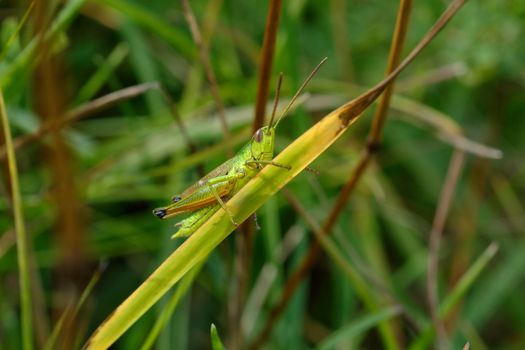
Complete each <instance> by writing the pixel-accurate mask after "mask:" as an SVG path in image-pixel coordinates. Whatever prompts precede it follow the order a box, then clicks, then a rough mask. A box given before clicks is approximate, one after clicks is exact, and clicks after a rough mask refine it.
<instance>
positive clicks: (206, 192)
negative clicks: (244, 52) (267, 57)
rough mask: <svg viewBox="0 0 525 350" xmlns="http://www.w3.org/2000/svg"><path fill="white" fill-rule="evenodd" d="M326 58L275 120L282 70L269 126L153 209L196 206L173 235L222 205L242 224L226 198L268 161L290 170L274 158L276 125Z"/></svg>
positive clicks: (168, 211) (165, 212)
mask: <svg viewBox="0 0 525 350" xmlns="http://www.w3.org/2000/svg"><path fill="white" fill-rule="evenodd" d="M325 61H326V58H325V59H323V60H322V61H321V62H320V63H319V64H318V65H317V67H315V69H314V70H313V71H312V72H311V73H310V75H309V76H308V78H306V80H305V81H304V83H303V84H302V85H301V87H300V88H299V90H298V91H297V93H296V94H295V95H294V97H293V98H292V99H291V100H290V102H289V103H288V105H287V106H286V108H285V109H284V110H283V111H282V112H281V114H280V116H279V118H277V121H276V122H275V124H274V123H273V121H274V117H275V111H276V109H277V103H278V100H279V92H280V88H281V83H282V74H281V75H280V76H279V81H278V84H277V90H276V94H275V100H274V105H273V111H272V115H271V118H270V122H269V123H268V126H264V127H262V128H260V129H259V130H257V131H256V132H255V134H254V135H253V137H252V139H251V140H250V142H249V143H248V144H247V145H245V146H244V147H243V148H242V149H241V150H240V151H239V152H238V153H237V154H236V155H235V156H234V157H233V158H231V159H229V160H227V161H226V162H224V163H222V164H221V165H219V166H218V167H217V168H215V169H213V170H212V171H211V172H210V173H208V174H207V175H205V176H204V177H202V178H201V179H200V180H199V181H197V182H196V183H195V184H193V185H192V186H190V187H188V188H187V189H186V190H185V191H184V192H182V193H181V194H180V195H176V196H174V197H173V198H172V203H171V204H170V205H168V206H166V207H162V208H157V209H154V210H153V215H155V216H156V217H158V218H160V219H167V218H171V217H173V216H175V215H178V214H182V213H187V212H192V211H195V210H196V211H195V212H194V213H193V214H192V215H190V216H189V217H187V218H186V219H184V220H182V221H181V222H179V223H178V224H176V225H175V226H176V227H179V230H178V231H177V233H175V234H174V235H173V236H172V238H177V237H185V236H189V235H191V234H192V233H193V232H195V230H196V229H197V228H198V227H200V226H201V225H202V224H203V223H204V222H205V221H206V220H207V219H208V218H209V217H211V216H212V215H213V214H214V213H215V212H217V210H219V208H222V209H224V211H225V212H226V213H227V214H228V215H229V216H230V219H231V221H232V223H233V224H234V225H235V226H238V224H237V222H235V219H234V217H233V215H232V214H231V213H230V211H229V209H228V207H227V206H226V204H225V203H224V200H226V199H228V198H230V197H231V196H233V195H234V194H235V193H237V192H238V191H239V190H240V189H241V188H242V187H244V186H245V185H246V183H248V181H249V180H250V179H252V178H253V177H254V176H255V175H256V174H257V173H259V171H260V170H261V169H262V168H263V167H265V166H266V165H273V166H276V167H279V168H283V169H286V170H290V167H289V166H287V165H283V164H279V163H276V162H274V161H272V159H273V154H274V144H275V129H276V128H277V125H278V124H279V122H280V121H281V119H282V118H283V117H284V116H285V115H286V113H287V112H288V111H289V110H290V108H291V107H292V106H293V104H294V102H295V101H296V100H297V98H298V97H299V95H300V94H301V92H302V91H303V89H304V88H305V87H306V85H307V84H308V82H309V81H310V79H312V77H313V76H314V75H315V73H316V72H317V71H318V70H319V68H320V67H321V65H322V64H323V63H324V62H325Z"/></svg>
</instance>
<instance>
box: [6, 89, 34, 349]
mask: <svg viewBox="0 0 525 350" xmlns="http://www.w3.org/2000/svg"><path fill="white" fill-rule="evenodd" d="M0 127H1V128H2V129H3V131H4V141H5V146H6V150H7V165H8V169H9V178H10V183H11V194H12V200H13V214H14V217H15V232H16V242H17V244H16V246H17V253H18V254H17V258H18V271H19V272H18V276H19V283H20V307H21V313H20V318H21V328H22V348H23V349H24V350H29V349H33V326H32V323H33V321H32V319H33V317H32V311H31V304H32V302H31V285H30V278H29V254H28V245H27V235H26V228H25V223H24V213H23V206H22V196H21V194H20V185H19V181H18V169H17V166H16V156H15V150H14V147H13V139H12V137H11V129H10V128H9V121H8V118H7V112H6V108H5V103H4V94H3V93H2V90H0Z"/></svg>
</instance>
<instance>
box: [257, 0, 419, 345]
mask: <svg viewBox="0 0 525 350" xmlns="http://www.w3.org/2000/svg"><path fill="white" fill-rule="evenodd" d="M411 7H412V1H411V0H401V3H400V7H399V12H398V15H397V21H396V28H395V32H394V38H393V40H392V46H391V49H390V57H389V60H388V65H387V74H386V75H388V74H390V73H392V72H393V71H394V70H395V68H396V67H397V66H398V65H399V61H400V57H401V51H402V46H403V42H404V40H405V36H406V29H407V26H408V17H409V15H410V9H411ZM422 42H424V40H423V41H422ZM409 57H410V56H409ZM392 87H393V85H390V86H388V87H387V88H386V89H385V94H384V95H383V97H382V99H381V101H380V104H379V107H378V109H377V111H376V114H375V117H374V121H373V125H372V129H371V131H370V135H369V141H368V146H367V147H366V148H365V150H364V152H363V153H362V155H361V158H360V160H359V162H358V164H357V166H356V168H354V171H353V172H352V174H351V175H350V178H349V180H348V182H347V183H346V185H345V186H344V187H343V189H342V191H341V192H340V194H339V197H338V198H337V200H336V203H335V204H334V206H333V207H332V210H331V212H330V214H329V216H328V218H327V219H326V221H325V223H324V225H323V232H324V233H325V234H330V232H331V230H332V228H333V226H334V225H335V223H336V221H337V218H338V216H339V214H340V213H341V211H342V210H343V208H344V207H345V205H346V202H347V201H348V198H349V196H350V194H351V193H352V192H353V190H354V188H355V187H356V184H357V183H358V181H359V179H360V178H361V176H362V175H363V173H364V171H365V169H366V168H367V166H368V164H369V162H370V160H371V159H372V156H373V153H374V152H375V151H376V150H377V146H378V143H379V141H380V138H381V135H382V130H383V127H384V123H385V120H386V115H387V114H386V113H387V111H388V106H389V103H390V97H391V94H392ZM320 251H321V246H320V243H319V241H317V240H315V241H313V242H312V244H311V245H310V248H309V250H308V253H307V254H306V256H305V258H303V260H302V262H301V264H300V266H299V268H298V269H297V270H296V271H295V273H293V274H292V275H291V277H290V278H289V279H288V281H287V282H286V285H285V287H284V291H283V294H282V296H281V299H280V300H279V301H278V302H277V304H276V305H275V306H274V307H273V308H272V310H271V312H270V316H269V317H268V319H267V322H266V324H265V327H264V328H263V331H262V332H261V334H260V336H259V337H258V338H257V340H256V341H255V342H254V347H253V348H254V349H256V348H258V347H259V346H261V345H262V344H264V342H265V341H266V339H267V338H268V337H269V335H270V333H271V330H272V327H273V325H274V324H275V322H276V320H277V319H278V318H279V317H280V315H281V314H282V312H283V311H284V309H285V307H286V305H287V304H288V301H289V300H290V298H291V297H292V295H293V293H294V292H295V290H296V289H297V287H298V286H299V284H300V283H301V281H302V280H303V279H304V278H305V277H306V275H307V274H308V272H309V271H310V269H311V268H312V266H313V265H314V263H315V261H316V260H317V258H318V256H319V253H320Z"/></svg>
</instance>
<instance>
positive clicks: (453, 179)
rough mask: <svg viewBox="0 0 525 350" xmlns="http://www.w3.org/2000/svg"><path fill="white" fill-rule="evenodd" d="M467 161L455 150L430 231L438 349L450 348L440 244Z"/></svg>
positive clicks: (430, 275)
mask: <svg viewBox="0 0 525 350" xmlns="http://www.w3.org/2000/svg"><path fill="white" fill-rule="evenodd" d="M464 161H465V153H464V152H463V151H461V150H457V149H455V150H454V153H453V155H452V158H451V159H450V164H449V168H448V172H447V177H446V179H445V183H444V185H443V189H442V192H441V196H440V198H439V203H438V207H437V209H436V214H435V216H434V221H433V223H432V229H431V231H430V238H429V248H428V261H427V269H428V272H427V301H428V306H429V309H430V315H431V317H432V322H433V324H434V328H435V329H436V334H437V347H438V349H447V348H448V338H447V332H446V330H445V325H444V323H443V321H442V320H441V318H440V317H439V298H438V290H437V280H438V264H439V261H438V260H439V246H440V242H441V236H442V235H443V229H444V227H445V222H446V220H447V216H448V212H449V210H450V207H451V205H452V201H453V199H454V193H455V191H456V185H457V182H458V179H459V176H460V174H461V170H462V168H463V164H464Z"/></svg>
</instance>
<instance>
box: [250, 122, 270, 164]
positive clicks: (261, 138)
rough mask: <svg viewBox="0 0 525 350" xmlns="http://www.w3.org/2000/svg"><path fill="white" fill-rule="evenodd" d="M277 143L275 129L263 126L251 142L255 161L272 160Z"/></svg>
mask: <svg viewBox="0 0 525 350" xmlns="http://www.w3.org/2000/svg"><path fill="white" fill-rule="evenodd" d="M274 143H275V128H273V127H270V126H263V127H262V128H260V129H259V130H257V131H256V132H255V134H254V135H253V138H252V142H251V155H252V158H253V159H254V160H271V159H272V158H273V151H274Z"/></svg>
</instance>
